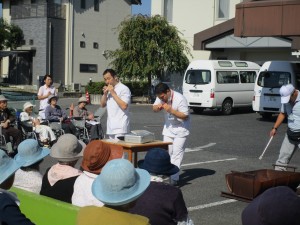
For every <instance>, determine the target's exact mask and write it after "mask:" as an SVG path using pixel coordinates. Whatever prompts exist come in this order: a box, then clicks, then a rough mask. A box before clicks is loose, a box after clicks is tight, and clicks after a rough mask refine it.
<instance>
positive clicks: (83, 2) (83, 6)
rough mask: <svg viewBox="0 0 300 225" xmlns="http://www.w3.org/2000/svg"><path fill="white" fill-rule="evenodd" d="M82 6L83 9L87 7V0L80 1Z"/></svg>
mask: <svg viewBox="0 0 300 225" xmlns="http://www.w3.org/2000/svg"><path fill="white" fill-rule="evenodd" d="M80 7H81V8H82V9H85V0H81V2H80Z"/></svg>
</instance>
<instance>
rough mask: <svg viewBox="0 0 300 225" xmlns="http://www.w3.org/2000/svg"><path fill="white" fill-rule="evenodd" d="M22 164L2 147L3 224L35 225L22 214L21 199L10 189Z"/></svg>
mask: <svg viewBox="0 0 300 225" xmlns="http://www.w3.org/2000/svg"><path fill="white" fill-rule="evenodd" d="M21 166H22V165H20V164H18V163H16V161H14V160H13V159H11V158H10V157H8V156H7V154H6V153H5V152H4V151H3V150H1V149H0V224H2V225H6V224H19V225H34V223H32V222H31V221H30V220H29V219H27V218H26V217H25V216H24V214H22V212H21V210H20V208H19V205H20V201H19V199H18V198H17V197H16V195H15V194H14V193H11V192H10V191H8V190H9V189H10V188H11V187H12V185H13V183H14V178H15V176H14V174H15V171H16V170H18V169H19V168H20V167H21ZM32 210H34V209H33V208H32Z"/></svg>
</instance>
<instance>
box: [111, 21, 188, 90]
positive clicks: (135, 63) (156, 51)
mask: <svg viewBox="0 0 300 225" xmlns="http://www.w3.org/2000/svg"><path fill="white" fill-rule="evenodd" d="M118 29H119V43H120V48H119V49H116V50H115V51H108V57H109V58H110V59H112V62H111V65H112V66H113V67H114V69H116V71H117V72H118V74H119V76H120V77H125V78H128V79H130V80H134V79H147V80H148V85H149V87H150V86H151V77H157V78H159V79H161V77H162V75H163V74H164V72H165V71H168V72H183V71H184V70H185V69H186V67H187V66H188V63H189V60H188V58H187V56H186V55H185V53H186V54H189V55H190V49H189V48H188V46H187V42H186V41H185V40H183V39H182V38H181V37H180V36H179V32H178V29H177V28H176V27H175V26H173V25H170V24H169V23H168V21H167V20H166V19H165V18H164V17H161V16H159V15H157V16H154V17H148V16H144V15H136V16H133V17H130V18H129V19H126V20H124V21H123V22H121V24H120V25H119V27H118Z"/></svg>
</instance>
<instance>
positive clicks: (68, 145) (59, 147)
mask: <svg viewBox="0 0 300 225" xmlns="http://www.w3.org/2000/svg"><path fill="white" fill-rule="evenodd" d="M85 147H86V144H85V143H84V142H83V141H80V140H78V139H77V137H76V136H75V135H73V134H64V135H62V136H60V137H59V138H58V140H57V142H56V143H55V144H54V145H53V146H52V148H51V152H50V156H51V157H52V158H55V159H57V160H58V161H61V162H71V161H74V160H77V159H79V158H81V157H82V156H83V151H84V149H85Z"/></svg>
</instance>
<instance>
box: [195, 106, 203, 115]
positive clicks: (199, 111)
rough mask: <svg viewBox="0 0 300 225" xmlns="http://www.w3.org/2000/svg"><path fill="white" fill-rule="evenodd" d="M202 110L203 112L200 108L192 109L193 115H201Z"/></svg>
mask: <svg viewBox="0 0 300 225" xmlns="http://www.w3.org/2000/svg"><path fill="white" fill-rule="evenodd" d="M203 110H204V108H200V107H196V108H193V111H194V113H196V114H201V113H203Z"/></svg>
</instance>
